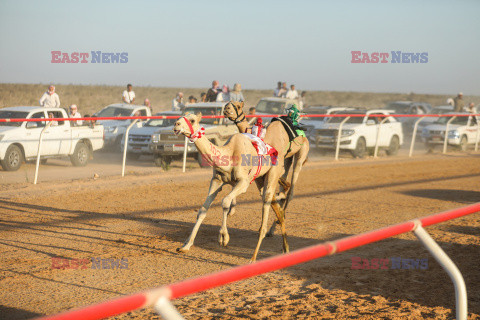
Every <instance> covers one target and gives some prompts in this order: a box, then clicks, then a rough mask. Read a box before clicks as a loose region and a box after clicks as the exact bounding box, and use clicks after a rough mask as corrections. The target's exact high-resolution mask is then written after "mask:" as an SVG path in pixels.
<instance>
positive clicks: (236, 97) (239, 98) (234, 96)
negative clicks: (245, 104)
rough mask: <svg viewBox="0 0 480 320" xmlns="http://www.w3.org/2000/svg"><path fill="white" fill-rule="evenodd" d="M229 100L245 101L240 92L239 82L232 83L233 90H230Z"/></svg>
mask: <svg viewBox="0 0 480 320" xmlns="http://www.w3.org/2000/svg"><path fill="white" fill-rule="evenodd" d="M230 101H238V102H241V101H245V98H244V97H243V94H242V86H241V85H240V83H235V84H234V85H233V91H232V92H230Z"/></svg>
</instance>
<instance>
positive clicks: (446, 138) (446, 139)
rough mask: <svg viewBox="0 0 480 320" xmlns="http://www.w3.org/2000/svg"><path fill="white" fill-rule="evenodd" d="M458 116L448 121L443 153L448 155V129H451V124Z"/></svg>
mask: <svg viewBox="0 0 480 320" xmlns="http://www.w3.org/2000/svg"><path fill="white" fill-rule="evenodd" d="M456 117H457V116H453V117H452V118H451V119H450V120H448V121H447V126H446V128H445V139H444V140H443V153H447V144H448V129H449V127H450V122H452V121H453V120H454V119H455V118H456Z"/></svg>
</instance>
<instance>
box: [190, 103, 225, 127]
mask: <svg viewBox="0 0 480 320" xmlns="http://www.w3.org/2000/svg"><path fill="white" fill-rule="evenodd" d="M187 112H188V113H193V114H196V113H199V112H201V113H202V116H221V115H222V108H220V107H218V108H217V107H203V108H198V107H195V108H189V107H186V108H185V113H187ZM185 113H184V114H185ZM220 120H221V119H218V118H214V119H206V118H202V123H204V124H219V123H220Z"/></svg>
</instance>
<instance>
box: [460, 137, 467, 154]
mask: <svg viewBox="0 0 480 320" xmlns="http://www.w3.org/2000/svg"><path fill="white" fill-rule="evenodd" d="M467 148H468V139H467V137H466V136H462V139H460V150H461V151H467Z"/></svg>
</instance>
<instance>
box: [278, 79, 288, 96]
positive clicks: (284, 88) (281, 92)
mask: <svg viewBox="0 0 480 320" xmlns="http://www.w3.org/2000/svg"><path fill="white" fill-rule="evenodd" d="M286 95H287V83H286V82H283V83H282V87H281V88H280V90H278V96H277V97H279V98H285V96H286Z"/></svg>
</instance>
